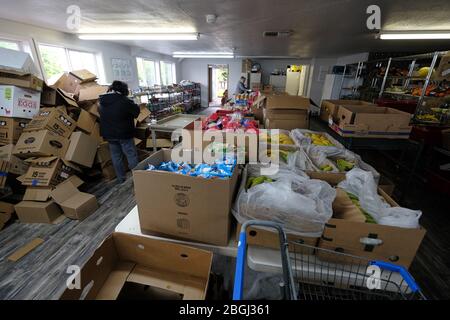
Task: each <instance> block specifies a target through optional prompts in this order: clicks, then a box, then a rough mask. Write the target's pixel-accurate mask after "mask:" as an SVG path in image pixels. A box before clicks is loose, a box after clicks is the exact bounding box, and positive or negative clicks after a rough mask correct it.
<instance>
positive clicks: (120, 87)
mask: <svg viewBox="0 0 450 320" xmlns="http://www.w3.org/2000/svg"><path fill="white" fill-rule="evenodd" d="M109 91H116V92H119V93H121V94H123V95H124V96H128V85H127V84H126V83H125V82H122V81H118V80H114V81H113V83H112V84H111V85H110V86H109Z"/></svg>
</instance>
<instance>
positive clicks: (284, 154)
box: [267, 150, 290, 163]
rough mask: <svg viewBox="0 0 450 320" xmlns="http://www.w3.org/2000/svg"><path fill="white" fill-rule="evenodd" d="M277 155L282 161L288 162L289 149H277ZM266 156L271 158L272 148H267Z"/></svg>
mask: <svg viewBox="0 0 450 320" xmlns="http://www.w3.org/2000/svg"><path fill="white" fill-rule="evenodd" d="M278 153H279V156H280V158H281V159H282V160H283V161H284V162H286V163H287V162H288V158H289V153H290V152H289V151H286V150H278ZM267 156H268V157H269V158H272V150H267Z"/></svg>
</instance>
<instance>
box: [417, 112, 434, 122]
mask: <svg viewBox="0 0 450 320" xmlns="http://www.w3.org/2000/svg"><path fill="white" fill-rule="evenodd" d="M416 117H417V119H418V120H421V121H432V122H438V121H439V119H438V118H437V117H436V116H435V115H434V114H430V113H428V114H422V115H417V116H416Z"/></svg>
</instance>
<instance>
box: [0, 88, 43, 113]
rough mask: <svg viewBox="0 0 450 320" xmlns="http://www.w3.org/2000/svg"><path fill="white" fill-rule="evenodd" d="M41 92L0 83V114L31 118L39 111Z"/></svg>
mask: <svg viewBox="0 0 450 320" xmlns="http://www.w3.org/2000/svg"><path fill="white" fill-rule="evenodd" d="M40 103H41V93H40V92H38V91H35V90H31V89H24V88H19V87H15V86H5V85H0V116H1V117H14V118H24V119H31V118H33V117H34V116H35V115H36V114H37V113H38V112H39V106H40Z"/></svg>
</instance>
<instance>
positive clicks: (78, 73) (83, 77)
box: [70, 69, 97, 83]
mask: <svg viewBox="0 0 450 320" xmlns="http://www.w3.org/2000/svg"><path fill="white" fill-rule="evenodd" d="M70 74H71V75H73V76H74V77H76V78H78V79H79V80H80V83H85V82H90V81H94V80H96V79H97V76H96V75H95V74H93V73H92V72H90V71H89V70H86V69H81V70H74V71H71V72H70Z"/></svg>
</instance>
